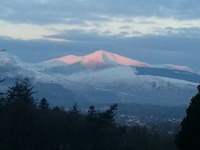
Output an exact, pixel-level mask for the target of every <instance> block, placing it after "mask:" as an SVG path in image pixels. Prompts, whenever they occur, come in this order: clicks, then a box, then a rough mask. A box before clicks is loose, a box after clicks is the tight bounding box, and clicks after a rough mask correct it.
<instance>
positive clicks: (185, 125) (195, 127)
mask: <svg viewBox="0 0 200 150" xmlns="http://www.w3.org/2000/svg"><path fill="white" fill-rule="evenodd" d="M197 88H198V90H199V92H198V93H197V94H196V95H195V96H194V97H193V98H192V99H191V102H190V105H189V107H188V108H187V110H186V117H185V118H184V119H183V121H182V122H181V130H180V131H179V132H178V134H177V137H176V144H177V147H178V148H179V149H180V150H199V149H200V144H199V139H200V86H198V87H197Z"/></svg>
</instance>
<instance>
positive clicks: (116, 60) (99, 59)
mask: <svg viewBox="0 0 200 150" xmlns="http://www.w3.org/2000/svg"><path fill="white" fill-rule="evenodd" d="M55 61H58V62H63V63H66V64H76V63H80V64H82V65H84V66H85V67H96V66H104V65H108V64H113V65H114V64H119V65H126V66H138V67H147V66H149V65H148V64H147V63H144V62H140V61H137V60H133V59H130V58H127V57H123V56H120V55H117V54H113V53H110V52H106V51H104V50H98V51H96V52H94V53H91V54H88V55H85V56H75V55H68V56H64V57H60V58H55V59H52V60H48V61H47V62H55Z"/></svg>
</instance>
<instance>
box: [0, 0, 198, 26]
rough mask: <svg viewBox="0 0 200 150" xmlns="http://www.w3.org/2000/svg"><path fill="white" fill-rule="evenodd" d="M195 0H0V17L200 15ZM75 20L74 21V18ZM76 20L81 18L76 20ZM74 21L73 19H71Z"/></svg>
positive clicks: (59, 19)
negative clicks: (43, 0) (44, 1)
mask: <svg viewBox="0 0 200 150" xmlns="http://www.w3.org/2000/svg"><path fill="white" fill-rule="evenodd" d="M199 6H200V1H198V0H168V1H163V0H151V1H149V0H142V1H141V0H134V1H133V0H124V1H114V0H101V1H97V0H85V1H80V0H79V1H77V0H70V1H69V0H68V1H66V0H57V1H53V0H49V1H47V2H46V3H41V2H39V1H35V0H30V1H25V0H18V1H16V0H15V1H14V0H10V1H5V0H2V1H1V11H0V19H4V20H8V21H10V22H18V23H19V22H20V23H21V22H23V23H35V24H50V23H67V22H66V20H65V19H66V18H69V19H72V22H69V21H68V23H74V24H76V23H82V22H83V20H93V21H96V20H102V21H104V19H106V18H103V17H100V16H101V15H108V16H122V17H124V16H126V17H127V18H128V17H132V16H147V17H149V16H160V17H174V18H180V19H192V18H199V17H200V9H199ZM73 19H74V20H73ZM77 20H80V22H79V21H77ZM73 21H74V22H73Z"/></svg>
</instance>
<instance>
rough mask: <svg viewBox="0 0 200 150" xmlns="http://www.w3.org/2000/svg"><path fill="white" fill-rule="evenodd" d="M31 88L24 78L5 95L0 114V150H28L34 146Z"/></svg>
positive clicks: (33, 101)
mask: <svg viewBox="0 0 200 150" xmlns="http://www.w3.org/2000/svg"><path fill="white" fill-rule="evenodd" d="M32 89H33V87H32V85H31V83H30V80H29V79H27V78H25V79H23V80H21V81H17V82H16V83H15V85H14V86H13V87H10V88H9V89H8V91H7V92H6V93H5V98H4V101H5V102H4V106H3V108H2V112H1V116H0V119H1V124H0V141H1V143H3V144H2V145H1V148H0V149H8V150H9V149H21V150H25V149H29V148H30V147H32V146H33V145H35V140H34V139H35V138H34V137H35V132H34V129H35V128H36V127H35V122H36V113H35V111H36V108H37V107H36V101H35V99H34V98H33V93H34V92H33V91H32Z"/></svg>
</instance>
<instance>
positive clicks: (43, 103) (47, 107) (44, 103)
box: [39, 98, 49, 110]
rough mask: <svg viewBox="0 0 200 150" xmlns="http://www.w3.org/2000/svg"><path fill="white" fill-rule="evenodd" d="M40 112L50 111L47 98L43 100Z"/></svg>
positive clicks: (40, 104)
mask: <svg viewBox="0 0 200 150" xmlns="http://www.w3.org/2000/svg"><path fill="white" fill-rule="evenodd" d="M39 109H40V110H49V103H48V101H47V100H46V99H45V98H42V99H41V101H40V103H39Z"/></svg>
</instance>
